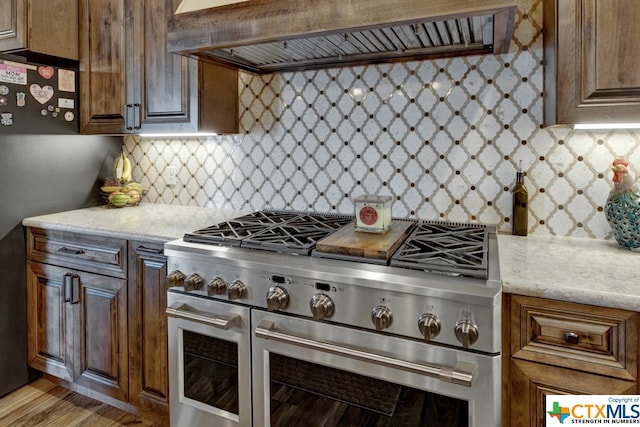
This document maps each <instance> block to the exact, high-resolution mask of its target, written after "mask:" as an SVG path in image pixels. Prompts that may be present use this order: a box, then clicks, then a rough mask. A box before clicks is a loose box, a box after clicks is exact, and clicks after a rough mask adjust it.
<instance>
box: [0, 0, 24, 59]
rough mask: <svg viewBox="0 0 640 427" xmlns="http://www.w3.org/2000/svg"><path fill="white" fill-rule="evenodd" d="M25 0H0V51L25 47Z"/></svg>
mask: <svg viewBox="0 0 640 427" xmlns="http://www.w3.org/2000/svg"><path fill="white" fill-rule="evenodd" d="M26 3H27V2H26V0H0V10H2V13H0V52H11V51H13V50H16V49H24V48H25V47H26V40H25V20H26V13H25V12H26V7H25V6H26Z"/></svg>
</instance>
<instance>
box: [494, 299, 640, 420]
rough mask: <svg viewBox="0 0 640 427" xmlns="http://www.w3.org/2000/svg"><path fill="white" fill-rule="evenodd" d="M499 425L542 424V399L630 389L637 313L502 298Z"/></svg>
mask: <svg viewBox="0 0 640 427" xmlns="http://www.w3.org/2000/svg"><path fill="white" fill-rule="evenodd" d="M503 316H504V317H503V319H504V320H503V342H504V345H503V397H504V403H503V418H504V420H506V421H505V422H504V425H505V426H519V427H526V426H531V427H533V426H536V427H542V426H544V425H545V397H546V396H547V395H554V394H636V393H637V390H638V382H637V381H638V313H636V312H632V311H627V310H618V309H611V308H604V307H595V306H590V305H583V304H575V303H569V302H560V301H553V300H547V299H543V298H533V297H525V296H520V295H508V294H507V295H505V296H504V304H503Z"/></svg>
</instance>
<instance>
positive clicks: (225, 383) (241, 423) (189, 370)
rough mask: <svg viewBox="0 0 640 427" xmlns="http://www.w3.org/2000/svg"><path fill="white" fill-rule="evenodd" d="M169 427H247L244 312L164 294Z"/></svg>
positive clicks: (230, 306)
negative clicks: (165, 301)
mask: <svg viewBox="0 0 640 427" xmlns="http://www.w3.org/2000/svg"><path fill="white" fill-rule="evenodd" d="M167 316H168V331H169V401H170V417H171V426H172V427H173V426H175V427H179V426H180V427H181V426H190V427H200V426H212V425H215V426H216V427H250V426H251V362H250V359H251V346H250V332H249V321H250V318H249V308H248V307H243V306H239V305H234V304H228V303H223V302H219V301H213V300H210V299H206V298H201V297H195V296H190V295H187V294H183V293H178V292H172V291H169V292H168V293H167Z"/></svg>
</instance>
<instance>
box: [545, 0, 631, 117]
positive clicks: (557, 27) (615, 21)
mask: <svg viewBox="0 0 640 427" xmlns="http://www.w3.org/2000/svg"><path fill="white" fill-rule="evenodd" d="M638 20H640V2H638V1H637V0H547V1H545V2H544V58H545V88H544V124H545V125H554V124H576V123H624V122H637V121H638V120H639V119H638V118H639V117H640V73H638V72H637V70H638V69H640V56H639V55H637V54H635V52H638V50H640V37H637V36H635V35H634V34H633V28H634V25H635V23H636V22H638Z"/></svg>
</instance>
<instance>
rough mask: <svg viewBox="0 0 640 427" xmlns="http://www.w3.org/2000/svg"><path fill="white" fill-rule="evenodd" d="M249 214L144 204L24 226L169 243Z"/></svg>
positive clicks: (83, 212) (52, 216) (56, 217)
mask: <svg viewBox="0 0 640 427" xmlns="http://www.w3.org/2000/svg"><path fill="white" fill-rule="evenodd" d="M245 213H247V212H245V211H239V210H227V209H214V208H198V207H193V206H179V205H160V204H152V203H141V204H140V205H138V206H135V207H125V208H112V207H109V206H106V205H104V206H95V207H91V208H85V209H77V210H72V211H66V212H60V213H53V214H48V215H40V216H34V217H30V218H25V219H24V220H23V221H22V224H23V225H25V226H31V227H41V228H48V229H51V230H61V231H74V232H79V233H89V234H94V235H100V236H106V237H120V238H125V239H131V240H135V239H139V240H153V241H158V242H166V241H169V240H173V239H178V238H180V237H182V236H183V234H184V233H186V232H190V231H194V230H197V229H200V228H204V227H208V226H210V225H213V224H217V223H219V222H222V221H225V220H227V219H231V218H235V217H238V216H240V215H243V214H245Z"/></svg>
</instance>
